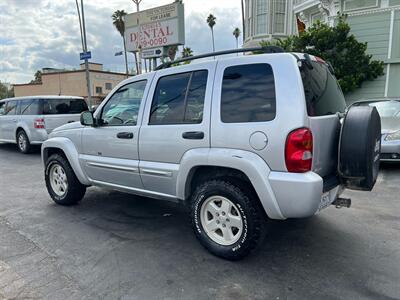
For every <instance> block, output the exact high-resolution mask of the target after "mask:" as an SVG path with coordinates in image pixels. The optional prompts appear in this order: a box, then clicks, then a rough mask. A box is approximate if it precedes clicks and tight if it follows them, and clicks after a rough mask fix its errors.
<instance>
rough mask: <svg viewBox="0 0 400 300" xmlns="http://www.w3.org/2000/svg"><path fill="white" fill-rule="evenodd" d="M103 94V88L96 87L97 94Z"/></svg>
mask: <svg viewBox="0 0 400 300" xmlns="http://www.w3.org/2000/svg"><path fill="white" fill-rule="evenodd" d="M102 93H103V87H101V86H96V94H102Z"/></svg>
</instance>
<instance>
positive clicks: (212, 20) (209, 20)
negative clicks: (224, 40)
mask: <svg viewBox="0 0 400 300" xmlns="http://www.w3.org/2000/svg"><path fill="white" fill-rule="evenodd" d="M216 20H217V18H216V17H214V16H213V15H212V14H210V15H209V16H208V17H207V24H208V26H209V27H210V29H211V38H212V46H213V52H215V43H214V26H215V24H216V22H215V21H216Z"/></svg>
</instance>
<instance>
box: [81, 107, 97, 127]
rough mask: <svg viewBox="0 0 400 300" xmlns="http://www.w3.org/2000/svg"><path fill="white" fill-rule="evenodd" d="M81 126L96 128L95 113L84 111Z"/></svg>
mask: <svg viewBox="0 0 400 300" xmlns="http://www.w3.org/2000/svg"><path fill="white" fill-rule="evenodd" d="M81 124H82V125H86V126H95V122H94V118H93V113H92V112H91V111H84V112H82V113H81Z"/></svg>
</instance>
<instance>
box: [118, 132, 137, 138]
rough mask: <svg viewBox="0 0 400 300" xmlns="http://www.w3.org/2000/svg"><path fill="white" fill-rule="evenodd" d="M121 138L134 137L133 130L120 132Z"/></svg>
mask: <svg viewBox="0 0 400 300" xmlns="http://www.w3.org/2000/svg"><path fill="white" fill-rule="evenodd" d="M117 138H119V139H133V132H119V133H117Z"/></svg>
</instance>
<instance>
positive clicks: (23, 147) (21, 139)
mask: <svg viewBox="0 0 400 300" xmlns="http://www.w3.org/2000/svg"><path fill="white" fill-rule="evenodd" d="M17 147H18V150H19V152H21V153H24V154H28V153H30V152H31V150H32V147H31V143H30V142H29V138H28V135H27V134H26V132H25V131H24V130H23V129H21V130H19V131H18V133H17Z"/></svg>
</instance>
